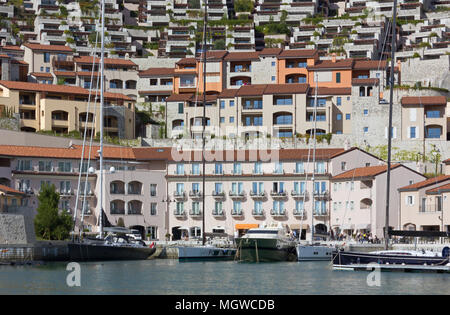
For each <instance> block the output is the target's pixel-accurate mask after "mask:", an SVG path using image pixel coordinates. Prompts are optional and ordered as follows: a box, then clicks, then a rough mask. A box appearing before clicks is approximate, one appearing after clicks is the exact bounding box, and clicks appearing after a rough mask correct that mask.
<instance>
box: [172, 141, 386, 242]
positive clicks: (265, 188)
mask: <svg viewBox="0 0 450 315" xmlns="http://www.w3.org/2000/svg"><path fill="white" fill-rule="evenodd" d="M311 153H312V152H310V154H311ZM176 154H177V155H176V157H175V158H173V159H172V160H169V161H168V165H167V172H168V174H167V177H166V178H167V185H168V194H169V195H170V198H171V200H172V201H173V202H171V203H170V204H169V205H168V210H169V211H168V215H169V229H170V231H171V232H170V233H171V234H172V238H173V239H179V238H180V234H181V233H180V232H181V230H180V228H185V227H187V228H188V229H189V235H190V236H191V237H198V236H200V235H201V226H202V222H201V220H202V208H203V207H202V196H203V194H205V204H206V205H207V206H206V207H205V211H206V213H205V220H206V221H205V229H206V230H205V231H206V232H208V231H212V229H214V228H215V227H217V226H221V227H222V228H224V229H225V231H226V233H228V234H229V235H233V233H236V232H239V231H240V230H241V229H248V228H249V226H250V227H254V226H257V225H258V224H262V223H263V222H264V221H266V222H283V223H285V224H288V225H290V226H291V228H293V229H294V230H297V231H299V230H300V226H302V227H303V234H302V238H305V237H306V238H308V237H310V235H311V230H312V228H313V227H314V229H315V232H316V233H317V234H326V233H328V232H329V231H330V229H329V227H330V220H331V217H330V216H331V215H332V213H331V212H330V210H331V207H330V205H331V201H332V200H333V199H334V197H333V196H332V191H331V178H332V176H333V174H339V173H341V172H342V171H341V165H342V164H345V165H347V167H349V168H353V167H357V166H361V164H362V163H363V161H365V162H366V163H368V164H371V165H373V164H376V163H378V162H379V160H378V159H377V158H375V157H373V156H371V155H369V154H367V153H365V152H364V151H361V150H359V149H356V148H352V149H348V150H345V149H341V148H337V149H318V150H317V151H316V165H313V163H312V160H311V158H312V157H311V156H309V157H308V150H307V149H284V150H279V151H271V152H264V151H259V152H257V151H251V150H250V151H246V150H243V151H215V152H213V153H211V152H207V156H206V157H205V159H206V170H205V174H206V175H205V176H206V184H205V191H203V188H202V184H201V183H202V168H201V156H202V155H201V151H198V152H195V151H192V152H191V151H188V152H184V151H183V152H177V153H176ZM313 173H314V177H315V184H314V187H313V184H312V180H311V178H312V176H313ZM240 232H242V230H241V231H240Z"/></svg>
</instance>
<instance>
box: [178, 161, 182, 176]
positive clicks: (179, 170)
mask: <svg viewBox="0 0 450 315" xmlns="http://www.w3.org/2000/svg"><path fill="white" fill-rule="evenodd" d="M177 175H184V164H183V163H178V164H177Z"/></svg>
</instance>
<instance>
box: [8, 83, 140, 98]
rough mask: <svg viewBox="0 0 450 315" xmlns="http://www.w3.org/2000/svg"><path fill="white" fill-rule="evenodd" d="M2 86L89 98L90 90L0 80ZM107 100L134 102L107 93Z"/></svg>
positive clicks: (68, 86)
mask: <svg viewBox="0 0 450 315" xmlns="http://www.w3.org/2000/svg"><path fill="white" fill-rule="evenodd" d="M0 85H2V86H5V87H6V88H8V89H11V90H24V91H33V92H52V93H62V94H74V95H85V96H89V90H87V89H83V88H82V87H79V86H71V85H56V84H40V83H30V82H19V81H2V80H0ZM104 96H105V98H107V99H114V100H117V99H122V100H126V101H132V100H133V99H132V98H130V97H128V96H126V95H124V94H120V93H111V92H105V93H104Z"/></svg>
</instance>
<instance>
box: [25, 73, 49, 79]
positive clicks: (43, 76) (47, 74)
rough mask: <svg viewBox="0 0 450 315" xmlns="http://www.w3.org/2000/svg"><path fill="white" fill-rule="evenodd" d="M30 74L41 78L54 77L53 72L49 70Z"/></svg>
mask: <svg viewBox="0 0 450 315" xmlns="http://www.w3.org/2000/svg"><path fill="white" fill-rule="evenodd" d="M30 74H31V75H32V76H34V77H39V78H53V76H52V74H51V73H49V72H31V73H30Z"/></svg>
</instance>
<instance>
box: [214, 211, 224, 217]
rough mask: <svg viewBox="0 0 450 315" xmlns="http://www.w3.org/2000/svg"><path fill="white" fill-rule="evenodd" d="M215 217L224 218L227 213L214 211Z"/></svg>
mask: <svg viewBox="0 0 450 315" xmlns="http://www.w3.org/2000/svg"><path fill="white" fill-rule="evenodd" d="M212 215H213V217H223V216H224V215H225V212H224V211H223V210H216V209H214V210H213V211H212Z"/></svg>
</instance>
